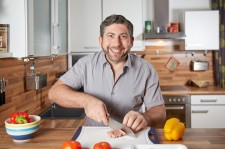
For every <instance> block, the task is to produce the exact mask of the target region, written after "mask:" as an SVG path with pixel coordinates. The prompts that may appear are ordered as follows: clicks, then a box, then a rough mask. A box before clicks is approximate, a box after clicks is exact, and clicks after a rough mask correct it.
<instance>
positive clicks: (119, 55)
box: [102, 46, 129, 63]
mask: <svg viewBox="0 0 225 149" xmlns="http://www.w3.org/2000/svg"><path fill="white" fill-rule="evenodd" d="M102 49H103V51H104V53H105V54H106V59H107V60H108V61H110V62H113V63H119V62H121V61H124V60H125V59H126V58H127V55H128V53H129V50H124V49H123V50H120V49H121V48H118V47H110V46H108V47H107V49H104V48H102Z"/></svg>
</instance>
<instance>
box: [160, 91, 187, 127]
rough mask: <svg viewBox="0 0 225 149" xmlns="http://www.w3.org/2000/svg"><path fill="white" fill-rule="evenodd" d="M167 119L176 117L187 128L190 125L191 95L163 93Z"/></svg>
mask: <svg viewBox="0 0 225 149" xmlns="http://www.w3.org/2000/svg"><path fill="white" fill-rule="evenodd" d="M163 98H164V102H165V107H166V115H167V119H169V118H172V117H176V118H179V119H180V121H182V122H183V123H184V124H185V126H186V127H187V128H190V127H191V97H190V95H163Z"/></svg>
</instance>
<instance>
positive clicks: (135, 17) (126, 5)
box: [102, 0, 143, 51]
mask: <svg viewBox="0 0 225 149" xmlns="http://www.w3.org/2000/svg"><path fill="white" fill-rule="evenodd" d="M102 8H103V20H104V19H105V18H106V17H108V16H109V15H112V14H121V15H123V16H125V17H126V18H127V19H128V20H130V21H131V23H132V24H133V26H134V45H133V48H132V50H134V51H140V50H142V49H143V47H142V40H143V38H142V35H143V0H122V1H121V0H103V7H102Z"/></svg>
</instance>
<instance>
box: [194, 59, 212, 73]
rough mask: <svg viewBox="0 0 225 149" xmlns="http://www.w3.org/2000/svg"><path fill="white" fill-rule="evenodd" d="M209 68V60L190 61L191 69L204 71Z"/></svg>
mask: <svg viewBox="0 0 225 149" xmlns="http://www.w3.org/2000/svg"><path fill="white" fill-rule="evenodd" d="M208 69H209V62H207V61H191V70H192V71H204V70H208Z"/></svg>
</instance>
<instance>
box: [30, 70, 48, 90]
mask: <svg viewBox="0 0 225 149" xmlns="http://www.w3.org/2000/svg"><path fill="white" fill-rule="evenodd" d="M46 85H47V74H46V73H39V74H35V75H32V76H26V89H27V90H38V89H42V88H43V87H45V86H46Z"/></svg>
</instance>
